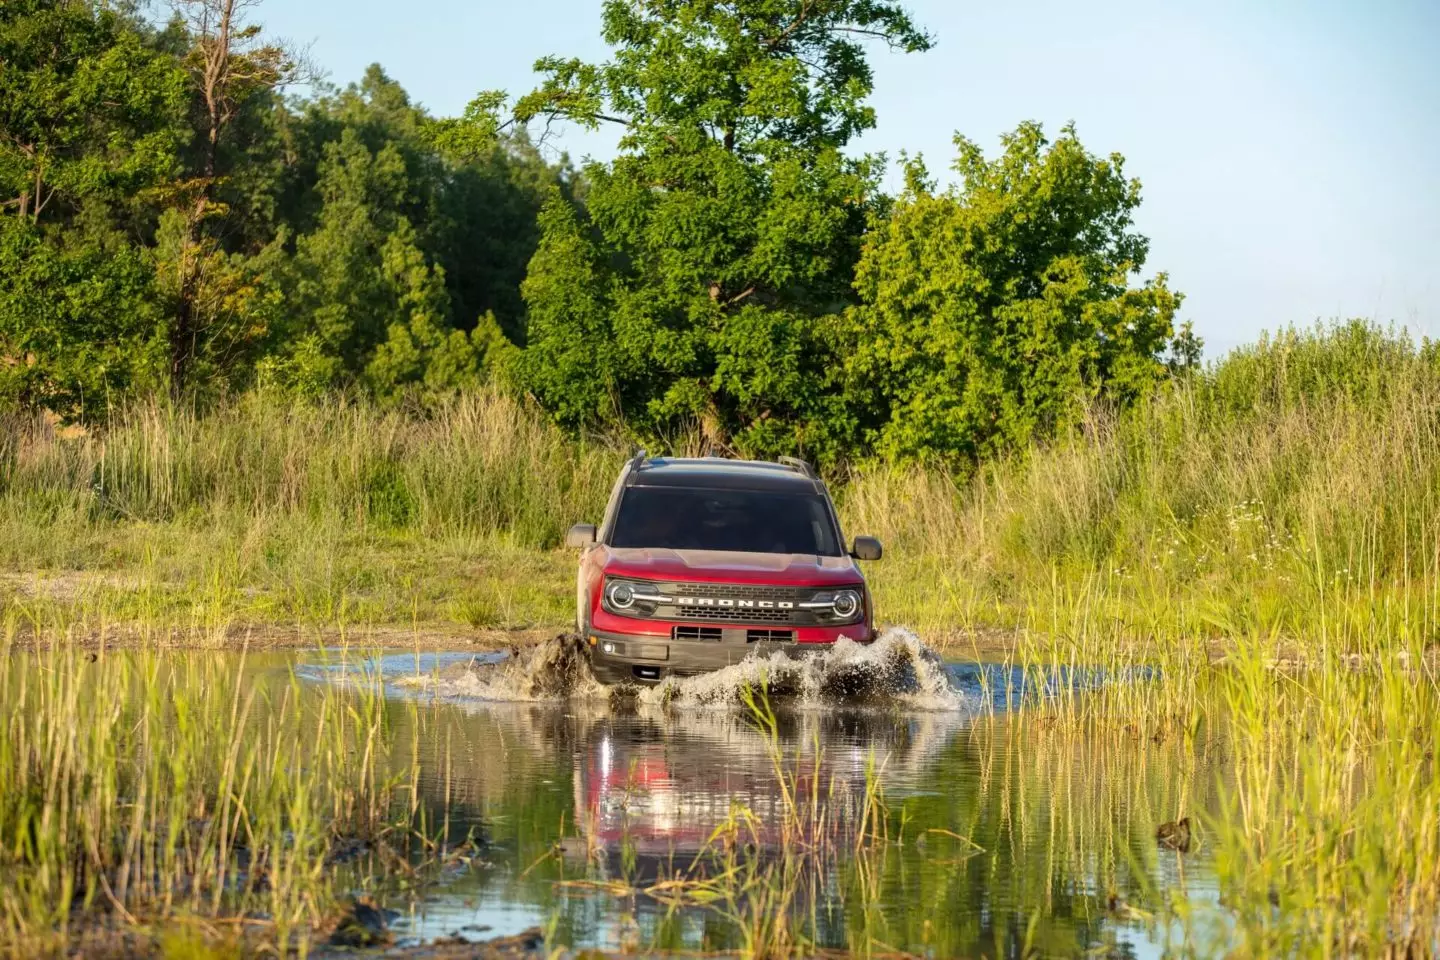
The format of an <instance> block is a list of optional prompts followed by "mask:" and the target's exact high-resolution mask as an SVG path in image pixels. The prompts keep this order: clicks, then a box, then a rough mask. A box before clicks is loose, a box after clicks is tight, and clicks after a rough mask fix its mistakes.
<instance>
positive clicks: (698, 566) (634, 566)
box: [605, 547, 864, 587]
mask: <svg viewBox="0 0 1440 960" xmlns="http://www.w3.org/2000/svg"><path fill="white" fill-rule="evenodd" d="M606 549H607V550H608V551H609V554H610V556H609V558H608V560H607V561H606V563H605V572H606V573H608V574H613V575H615V576H621V577H639V578H641V579H647V580H679V581H692V582H698V583H767V584H781V585H787V586H797V587H826V586H831V585H832V584H842V583H856V582H858V581H860V580H863V579H864V577H862V576H861V574H860V568H859V567H858V566H856V564H855V561H854V560H852V559H850V558H849V557H817V556H815V555H814V554H801V553H739V552H733V551H728V550H656V549H638V548H618V549H617V548H613V547H608V548H606Z"/></svg>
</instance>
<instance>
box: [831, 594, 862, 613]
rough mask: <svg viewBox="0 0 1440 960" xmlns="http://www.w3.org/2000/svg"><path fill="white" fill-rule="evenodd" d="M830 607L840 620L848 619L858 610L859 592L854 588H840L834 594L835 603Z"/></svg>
mask: <svg viewBox="0 0 1440 960" xmlns="http://www.w3.org/2000/svg"><path fill="white" fill-rule="evenodd" d="M831 609H832V610H834V611H835V616H837V617H839V618H840V619H841V620H849V619H850V618H851V617H853V616H855V614H857V613H859V612H860V594H858V593H856V592H855V591H854V590H841V591H840V592H839V593H837V594H835V603H834V605H833V606H832V607H831Z"/></svg>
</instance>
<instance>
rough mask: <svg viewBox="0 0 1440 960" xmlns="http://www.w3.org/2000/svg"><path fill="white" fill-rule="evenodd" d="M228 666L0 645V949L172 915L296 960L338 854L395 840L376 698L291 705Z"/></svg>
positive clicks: (342, 694) (144, 934)
mask: <svg viewBox="0 0 1440 960" xmlns="http://www.w3.org/2000/svg"><path fill="white" fill-rule="evenodd" d="M238 666H239V667H240V669H238V670H237V669H236V667H237V664H236V662H235V660H234V658H233V657H230V658H227V659H223V660H222V659H220V658H217V657H214V656H211V655H206V654H203V653H193V652H181V653H176V652H170V653H166V654H163V655H161V654H158V653H155V652H144V651H130V652H103V653H101V654H87V653H81V652H79V651H77V650H75V649H73V648H68V647H64V646H53V647H51V648H49V649H47V650H45V651H41V652H36V653H21V652H16V651H14V650H13V649H12V647H11V644H10V643H9V642H7V643H6V644H5V645H4V648H3V649H0V695H3V699H4V702H5V705H6V711H5V717H4V719H3V721H0V954H5V955H13V956H31V955H35V954H40V953H46V954H48V953H63V952H66V951H67V950H68V949H70V948H71V945H72V944H74V943H76V942H82V941H85V940H87V939H91V940H95V939H97V938H98V942H99V945H98V946H97V945H94V944H92V948H93V949H103V948H104V940H105V934H106V931H112V932H115V933H116V935H117V936H119V935H120V934H122V933H123V935H124V936H127V937H139V938H141V940H142V941H145V940H146V939H147V938H148V937H150V936H152V935H153V936H159V934H160V933H162V932H166V931H168V933H166V935H170V934H173V933H175V931H176V930H179V929H184V925H183V923H181V925H180V926H179V927H177V926H176V924H177V923H180V922H181V921H184V920H186V919H195V920H199V921H201V929H202V930H206V931H209V934H208V935H209V936H212V937H213V936H214V935H215V932H216V931H217V930H230V931H232V932H233V935H232V937H231V939H234V940H237V941H244V943H245V944H246V945H247V949H262V948H263V949H268V950H277V951H280V952H282V953H288V952H291V951H292V950H297V949H298V950H302V951H303V949H304V947H305V944H306V943H308V942H309V940H310V938H311V934H312V932H313V930H314V929H315V928H316V927H318V926H319V925H321V924H322V923H323V922H324V921H325V919H326V917H327V916H328V915H329V914H330V912H331V911H332V910H333V908H334V906H335V903H336V899H337V896H338V894H339V892H340V888H342V887H343V884H339V883H337V881H336V876H335V874H336V871H335V870H334V869H333V867H332V859H331V857H332V854H333V853H334V852H335V850H336V849H337V847H338V846H339V845H341V844H342V843H344V844H349V845H352V846H353V845H357V844H358V845H367V846H371V847H378V846H381V845H384V844H386V843H387V842H390V841H391V840H395V839H399V840H400V841H401V847H402V848H403V847H404V846H406V845H408V831H409V830H410V821H409V818H408V817H406V816H405V808H404V805H403V804H402V803H399V802H398V797H397V792H398V791H400V790H401V789H402V787H403V784H402V783H401V781H400V780H398V779H397V778H395V777H393V776H392V775H391V774H390V773H389V772H388V767H387V758H388V751H389V749H390V747H389V730H388V726H387V723H386V719H385V712H384V710H383V709H382V707H383V704H382V701H381V697H380V694H379V692H378V689H377V688H376V687H375V685H374V684H371V683H366V682H357V683H354V684H350V685H348V687H347V688H346V689H345V690H343V691H342V690H339V689H336V690H320V691H309V692H307V695H306V696H305V697H301V696H300V691H299V688H298V682H299V681H298V680H296V679H295V678H294V677H293V676H292V677H291V678H290V679H289V680H288V681H281V682H278V683H274V684H268V685H259V684H256V683H253V682H252V680H253V678H252V677H250V676H249V675H247V672H246V671H245V669H244V666H245V664H244V659H243V654H242V657H241V662H240V664H239V665H238ZM260 917H263V918H265V919H263V920H260V919H255V918H260ZM217 922H218V924H219V925H218V926H217V925H216V923H217ZM161 925H165V926H164V929H162V926H161ZM221 939H224V938H223V937H222V938H221ZM154 947H155V944H154V943H151V944H150V946H149V948H142V947H141V946H138V945H136V944H131V947H130V948H127V949H137V950H141V951H142V952H146V951H147V950H148V949H153V948H154Z"/></svg>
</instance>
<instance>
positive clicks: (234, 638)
mask: <svg viewBox="0 0 1440 960" xmlns="http://www.w3.org/2000/svg"><path fill="white" fill-rule="evenodd" d="M555 633H556V629H555V628H554V627H517V628H514V629H502V628H488V627H479V628H476V627H465V626H461V625H459V624H453V623H439V624H371V625H355V626H345V627H331V626H324V627H317V626H310V625H303V624H264V623H262V624H253V623H231V624H224V625H221V626H216V627H174V626H167V627H152V626H144V625H138V624H125V623H120V624H106V625H105V626H104V627H103V628H100V627H87V626H83V625H76V626H72V627H70V628H69V629H67V630H65V631H63V632H52V631H41V632H36V631H35V630H33V629H30V628H28V627H27V626H26V625H24V624H18V625H16V627H15V632H14V634H13V636H12V637H11V643H12V645H13V647H14V649H16V650H39V649H46V648H48V647H51V646H55V645H64V646H67V647H75V648H79V649H82V650H91V651H96V652H98V651H101V650H107V649H113V650H134V649H140V648H145V649H155V648H160V649H170V650H232V651H239V650H242V649H245V650H315V649H319V648H322V647H323V648H326V649H339V648H345V647H350V648H354V649H380V650H421V651H426V652H434V651H438V650H471V649H473V650H477V651H480V650H508V649H510V648H512V647H513V648H528V647H531V646H534V645H537V644H540V643H543V642H544V641H545V640H547V639H549V638H551V637H553V636H555Z"/></svg>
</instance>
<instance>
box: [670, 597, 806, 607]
mask: <svg viewBox="0 0 1440 960" xmlns="http://www.w3.org/2000/svg"><path fill="white" fill-rule="evenodd" d="M676 603H677V604H678V605H679V606H682V607H734V608H736V609H738V610H748V609H756V610H794V609H795V602H794V601H793V600H732V599H731V598H729V597H719V598H717V597H679V598H677V600H676Z"/></svg>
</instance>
